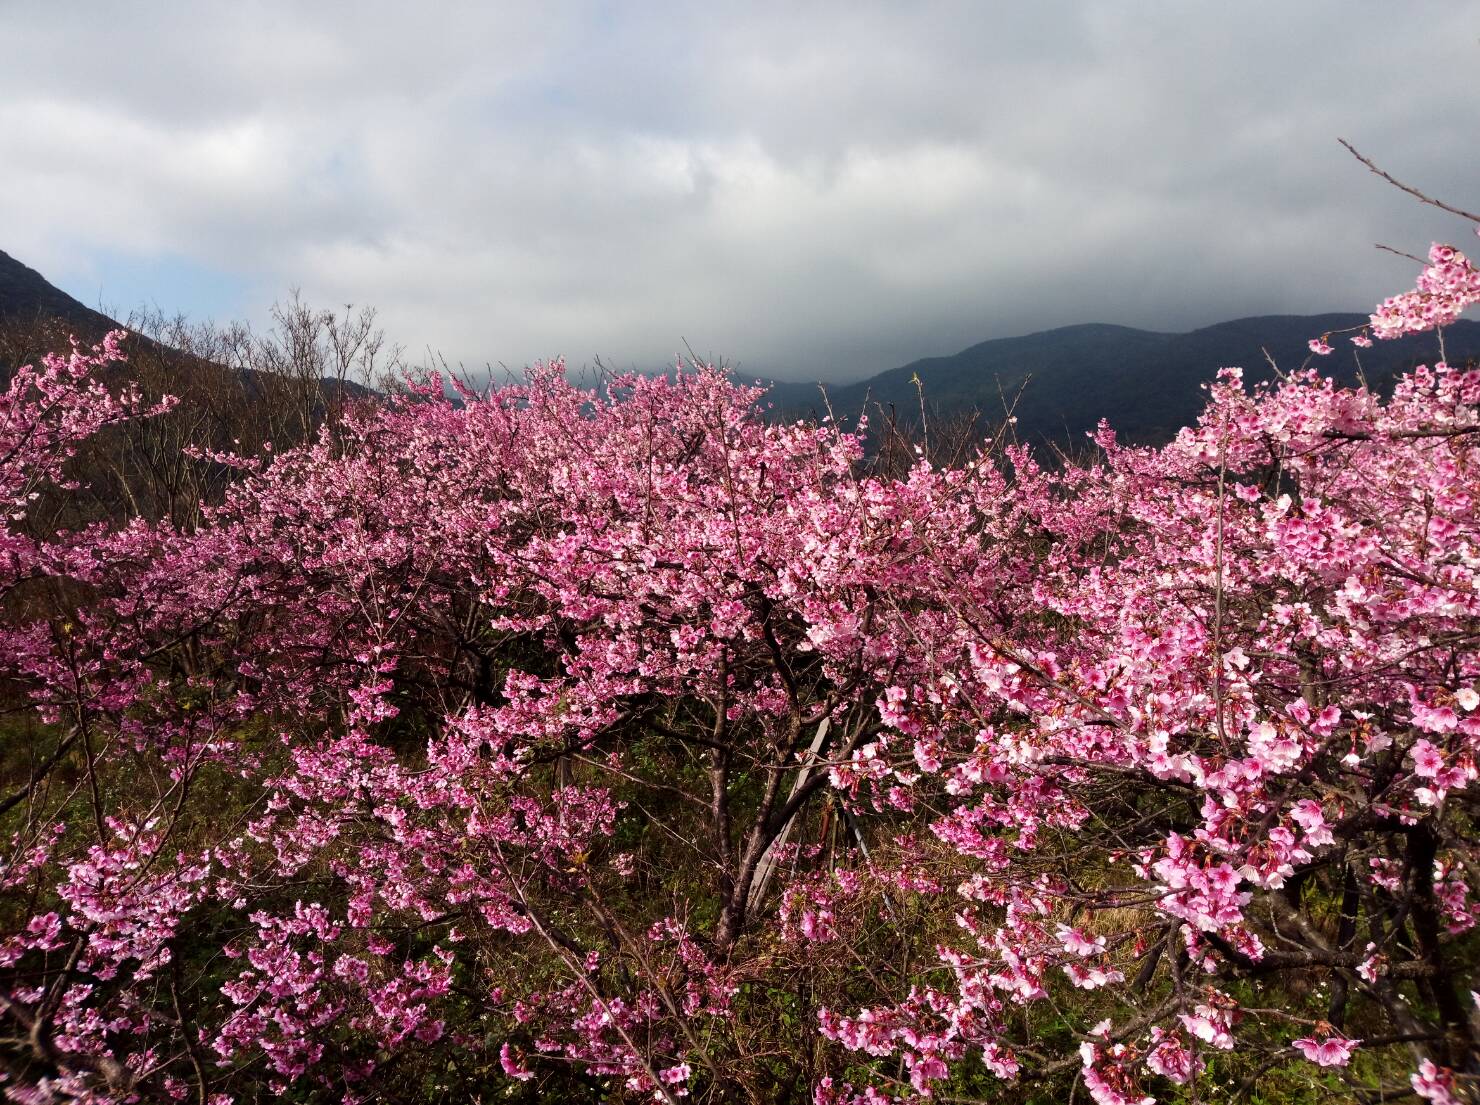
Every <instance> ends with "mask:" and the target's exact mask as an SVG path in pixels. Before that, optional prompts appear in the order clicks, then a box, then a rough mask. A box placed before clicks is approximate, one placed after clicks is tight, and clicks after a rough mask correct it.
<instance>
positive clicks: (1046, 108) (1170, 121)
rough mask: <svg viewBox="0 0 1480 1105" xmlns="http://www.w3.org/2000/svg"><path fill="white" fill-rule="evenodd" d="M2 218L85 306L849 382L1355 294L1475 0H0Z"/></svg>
mask: <svg viewBox="0 0 1480 1105" xmlns="http://www.w3.org/2000/svg"><path fill="white" fill-rule="evenodd" d="M0 45H3V47H4V49H3V57H4V59H5V60H4V63H3V65H0V249H3V250H5V251H6V252H9V253H11V254H12V255H14V256H15V257H17V258H19V259H20V260H22V261H25V262H26V263H27V264H29V265H31V266H33V267H35V268H37V269H39V270H40V271H41V272H42V273H43V274H45V275H46V276H47V277H48V278H49V279H51V280H52V281H53V282H54V283H56V284H58V285H59V286H61V287H63V288H64V289H66V290H67V291H69V292H71V293H72V294H73V295H75V296H77V297H78V298H79V299H81V300H83V301H84V302H85V303H87V304H89V305H90V306H97V305H102V306H104V307H111V308H116V309H117V310H119V311H121V312H123V313H126V312H127V310H128V309H129V308H131V307H133V306H136V305H139V304H157V305H159V306H161V307H164V308H166V309H168V310H170V311H175V310H183V311H185V312H187V313H188V314H190V315H192V316H194V317H200V318H206V317H212V318H217V319H228V318H245V319H247V320H249V321H252V322H253V323H254V324H258V325H260V324H261V323H262V322H263V321H264V320H265V318H266V316H267V307H268V306H269V305H270V304H271V302H272V301H273V300H274V299H275V298H278V297H280V296H282V295H283V294H284V293H285V291H286V290H287V289H288V288H289V287H292V286H295V285H296V286H299V287H301V288H302V289H303V292H304V294H305V296H306V297H307V298H308V299H309V300H310V301H312V302H313V303H315V304H319V305H334V304H343V303H346V302H354V303H356V304H371V305H373V306H375V307H376V308H378V309H379V311H380V314H381V320H382V322H383V324H384V326H385V328H386V330H387V333H388V335H389V336H390V337H392V338H394V339H395V340H397V341H399V342H401V343H403V344H404V345H406V346H407V347H408V350H409V351H410V352H412V353H413V354H415V353H417V352H419V351H420V350H422V349H425V348H427V347H431V348H434V349H437V350H440V351H441V352H442V353H444V354H445V355H446V356H448V357H449V358H450V359H452V360H454V361H462V362H464V363H465V364H466V365H467V366H468V367H470V368H471V367H475V366H479V365H482V364H484V363H485V362H501V363H504V364H508V365H514V366H517V365H523V364H525V363H528V362H529V361H532V360H534V359H536V358H544V357H549V356H552V355H555V354H564V355H565V356H566V357H567V358H568V359H569V360H570V361H571V362H573V363H574V364H582V363H586V362H589V361H590V360H591V359H592V358H593V357H595V356H597V355H599V356H601V357H602V359H603V360H605V361H608V362H610V363H615V364H618V365H633V364H635V365H638V366H640V367H649V366H657V365H660V364H662V363H664V362H668V361H671V359H672V357H673V355H674V354H675V353H677V352H678V351H680V350H681V349H682V348H683V342H684V340H685V339H687V341H688V342H689V343H690V344H691V345H692V346H693V348H694V349H695V350H696V351H698V352H699V353H702V354H713V355H716V356H724V357H726V358H728V359H729V360H731V361H732V362H738V363H739V364H740V365H741V366H742V368H743V369H744V370H746V371H750V372H754V373H756V374H757V375H762V374H764V375H770V374H775V375H777V376H781V377H783V378H797V379H803V378H805V379H816V378H829V379H846V378H854V377H858V376H862V375H866V374H870V373H873V372H876V371H879V370H882V369H885V368H889V367H892V366H894V365H897V364H901V363H903V362H906V361H909V360H912V359H914V358H916V357H919V356H925V355H934V354H942V353H951V352H955V351H956V350H958V349H960V348H962V347H964V346H966V345H969V344H972V343H973V342H976V341H980V340H982V339H985V338H989V337H1001V336H1008V335H1012V334H1019V333H1025V332H1028V331H1031V330H1037V329H1044V328H1048V327H1052V326H1058V325H1063V324H1068V323H1075V322H1116V323H1123V324H1127V325H1133V326H1143V327H1148V328H1152V329H1162V330H1179V329H1186V328H1190V327H1194V326H1198V325H1203V324H1207V323H1211V322H1215V321H1220V320H1223V319H1228V318H1234V317H1239V316H1243V315H1250V314H1257V313H1276V312H1285V313H1296V312H1308V311H1320V310H1335V309H1344V310H1353V309H1355V310H1366V309H1368V308H1370V306H1371V304H1372V303H1373V302H1374V301H1375V300H1376V299H1378V298H1380V297H1381V296H1382V295H1384V294H1387V293H1390V292H1394V291H1398V290H1401V289H1402V288H1403V287H1406V286H1410V284H1411V280H1412V277H1413V274H1414V272H1415V270H1416V266H1414V265H1413V264H1412V263H1411V262H1408V261H1404V260H1401V259H1399V258H1395V257H1393V256H1391V255H1388V254H1383V253H1380V252H1378V251H1376V250H1374V249H1373V248H1372V244H1373V243H1374V242H1377V241H1381V242H1386V243H1389V244H1391V245H1393V246H1396V247H1400V248H1404V249H1407V250H1409V251H1412V252H1418V253H1421V252H1423V251H1424V250H1425V249H1426V248H1427V246H1428V244H1429V242H1430V241H1431V240H1433V239H1436V238H1437V239H1449V240H1456V241H1457V240H1459V239H1460V238H1462V237H1464V236H1466V235H1467V234H1468V233H1469V232H1468V230H1467V229H1466V228H1465V226H1464V224H1462V223H1460V222H1458V221H1457V220H1455V219H1452V218H1450V217H1448V216H1445V215H1443V214H1441V213H1438V212H1433V211H1431V210H1428V209H1425V208H1423V207H1421V206H1420V205H1418V204H1416V203H1414V202H1413V201H1411V200H1409V199H1407V198H1405V197H1403V196H1402V195H1400V194H1399V193H1397V192H1396V191H1394V190H1393V189H1391V188H1390V187H1388V186H1386V185H1383V184H1382V183H1381V182H1380V181H1378V180H1377V178H1375V177H1373V176H1372V175H1370V174H1369V173H1367V172H1366V171H1365V170H1364V169H1362V168H1361V166H1359V165H1358V164H1357V163H1356V162H1355V161H1353V160H1352V158H1351V157H1350V156H1349V155H1348V154H1347V153H1346V152H1345V151H1344V150H1342V149H1341V147H1340V146H1338V145H1337V141H1336V139H1337V137H1338V136H1341V137H1346V138H1349V139H1350V140H1351V141H1353V142H1354V143H1355V144H1356V145H1357V146H1358V147H1359V148H1360V149H1362V150H1363V151H1365V152H1367V153H1368V154H1370V155H1371V156H1372V157H1374V158H1375V159H1377V160H1378V161H1380V162H1381V163H1383V164H1384V165H1385V166H1387V167H1388V168H1389V169H1390V170H1391V171H1392V172H1393V173H1395V174H1396V175H1398V176H1400V177H1403V178H1405V179H1407V180H1410V181H1412V182H1414V183H1416V184H1419V185H1421V186H1422V187H1424V188H1425V189H1427V190H1429V191H1431V192H1433V193H1435V194H1438V195H1441V196H1444V197H1445V198H1448V199H1450V200H1451V201H1452V202H1454V203H1457V204H1459V205H1460V206H1469V207H1471V208H1474V207H1475V206H1477V205H1480V159H1477V153H1476V137H1477V125H1476V124H1477V122H1480V87H1477V86H1480V5H1477V4H1473V3H1456V2H1454V0H1433V2H1429V0H1404V2H1403V3H1394V2H1392V0H1383V2H1370V3H1369V2H1358V0H1301V2H1299V3H1290V2H1289V0H1277V2H1264V3H1255V2H1249V0H1245V2H1243V3H1238V4H1229V3H1222V4H1217V5H1214V4H1198V3H1189V2H1187V0H1135V2H1129V0H1127V2H1114V3H1112V2H1110V0H1105V2H1099V3H1093V2H1087V0H1086V2H1077V3H1076V2H1068V0H1064V2H1053V0H1031V2H1023V0H1014V2H1012V3H987V2H982V0H979V2H975V3H959V4H957V3H929V2H919V3H903V2H898V3H879V4H875V3H869V2H866V0H848V2H846V3H837V4H832V3H809V2H807V0H792V2H791V3H789V4H777V5H771V4H763V3H746V4H727V5H719V4H699V3H691V4H667V3H639V2H629V3H616V2H611V3H582V2H575V0H562V2H557V3H550V2H549V0H542V2H537V3H527V4H526V3H516V2H499V3H467V4H456V5H454V4H445V5H436V4H416V5H412V4H406V3H395V4H390V3H387V4H378V3H366V2H363V0H358V2H356V3H352V4H351V3H343V4H339V3H328V2H324V0H315V2H314V3H281V4H275V3H249V2H237V3H232V4H226V3H220V4H205V3H195V2H192V3H179V4H166V3H143V2H140V3H132V4H117V3H109V4H105V3H102V2H98V3H94V4H84V3H80V2H68V0H38V2H34V3H33V2H30V0H0Z"/></svg>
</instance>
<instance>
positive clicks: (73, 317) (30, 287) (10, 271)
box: [0, 250, 118, 341]
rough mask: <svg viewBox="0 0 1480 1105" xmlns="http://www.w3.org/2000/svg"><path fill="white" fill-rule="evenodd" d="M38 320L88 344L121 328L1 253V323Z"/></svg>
mask: <svg viewBox="0 0 1480 1105" xmlns="http://www.w3.org/2000/svg"><path fill="white" fill-rule="evenodd" d="M38 321H40V322H53V321H55V322H60V323H62V324H64V325H66V326H67V327H68V328H69V329H71V330H72V332H73V333H75V334H76V335H77V337H78V338H80V339H84V340H87V341H96V340H97V339H99V338H101V337H102V336H103V335H104V334H106V333H107V332H108V331H109V330H115V329H117V328H118V323H116V322H114V321H113V320H112V319H111V318H109V317H108V316H107V315H104V314H102V313H100V312H98V311H94V310H93V309H92V308H91V307H84V306H83V305H82V304H81V303H79V302H78V301H77V300H75V299H73V298H72V297H71V296H70V295H68V294H67V293H66V292H64V291H62V290H61V289H60V288H57V287H55V286H53V285H52V284H50V283H48V282H47V279H46V278H45V277H44V276H42V275H41V274H40V273H39V272H37V271H36V270H35V269H33V268H29V267H27V266H26V265H24V264H22V263H21V262H20V261H17V260H16V259H15V258H14V257H12V256H11V255H10V254H8V253H6V252H5V251H4V250H0V323H11V324H16V323H19V324H28V323H32V322H38Z"/></svg>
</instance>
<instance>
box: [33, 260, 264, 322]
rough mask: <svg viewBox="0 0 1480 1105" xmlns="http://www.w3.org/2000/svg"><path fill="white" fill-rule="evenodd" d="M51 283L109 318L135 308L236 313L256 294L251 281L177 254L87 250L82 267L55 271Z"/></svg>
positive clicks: (218, 317) (203, 316)
mask: <svg viewBox="0 0 1480 1105" xmlns="http://www.w3.org/2000/svg"><path fill="white" fill-rule="evenodd" d="M53 279H54V281H55V283H56V285H57V286H58V287H59V288H61V289H62V290H63V291H65V292H66V293H67V294H68V295H70V296H72V297H73V298H74V299H77V300H80V301H81V302H82V303H84V304H85V305H87V306H88V307H92V308H95V309H97V310H101V311H103V312H104V313H105V314H108V315H111V316H112V317H115V318H124V317H127V316H128V314H129V313H130V312H131V311H134V310H137V309H139V308H145V309H149V310H153V309H156V308H157V309H159V310H160V311H163V312H164V313H165V314H166V315H176V314H184V315H186V316H187V317H188V318H190V319H191V320H193V321H198V322H204V321H206V320H208V319H209V320H215V321H217V322H228V321H230V320H232V319H237V318H242V317H244V315H245V314H246V312H247V311H248V309H249V307H251V306H254V305H255V304H256V301H257V300H258V298H260V297H259V296H258V295H257V294H255V293H257V291H258V289H257V288H256V287H255V285H254V283H253V281H252V280H250V279H249V278H247V277H245V276H243V275H242V274H240V273H233V272H228V271H226V270H223V269H218V268H215V267H214V266H211V265H207V264H204V263H202V262H200V261H197V260H194V259H192V258H189V257H184V256H181V255H179V254H160V255H142V254H135V253H126V252H122V251H114V250H105V249H99V250H92V251H89V255H88V260H87V264H86V266H85V268H82V269H79V270H78V271H75V272H59V273H57V275H56V277H55V278H53Z"/></svg>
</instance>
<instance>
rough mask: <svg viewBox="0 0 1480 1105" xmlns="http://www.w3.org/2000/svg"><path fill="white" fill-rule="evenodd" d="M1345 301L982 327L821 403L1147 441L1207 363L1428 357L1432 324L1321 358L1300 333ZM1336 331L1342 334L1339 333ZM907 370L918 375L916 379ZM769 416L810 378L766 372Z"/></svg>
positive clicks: (1182, 420)
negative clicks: (990, 334) (1050, 325)
mask: <svg viewBox="0 0 1480 1105" xmlns="http://www.w3.org/2000/svg"><path fill="white" fill-rule="evenodd" d="M1367 322H1368V316H1367V315H1365V314H1358V313H1355V312H1328V313H1324V314H1315V315H1297V314H1280V315H1253V316H1248V317H1245V318H1237V319H1228V320H1226V321H1223V322H1218V323H1213V324H1211V325H1209V326H1204V327H1199V328H1197V329H1194V330H1189V331H1185V332H1169V331H1155V330H1140V329H1136V328H1134V327H1129V326H1121V325H1118V324H1115V323H1078V324H1075V325H1071V326H1063V327H1056V328H1054V329H1050V330H1040V331H1036V332H1034V333H1031V334H1023V335H1017V336H1013V337H1006V338H991V339H988V340H986V341H982V342H977V343H976V344H974V345H971V346H968V347H966V348H965V349H963V350H961V351H960V352H959V353H955V354H951V355H948V356H939V357H923V358H920V359H918V360H915V361H911V362H910V363H908V364H905V365H901V366H899V367H898V368H893V369H888V370H887V371H884V372H881V373H878V374H876V375H874V376H870V377H868V378H867V379H864V380H858V381H854V382H851V383H847V384H828V385H824V386H825V388H826V407H827V408H830V409H831V411H832V412H834V413H835V414H836V415H838V416H840V417H856V416H857V415H858V414H859V413H862V412H864V411H865V410H867V411H868V412H869V413H870V415H871V417H872V418H877V416H878V414H879V413H883V415H884V416H885V417H886V418H887V417H889V416H890V415H891V412H892V414H893V415H894V416H896V417H899V418H900V419H902V420H903V421H905V422H911V421H917V420H918V417H919V415H918V412H919V409H920V403H921V400H922V397H923V401H924V403H925V407H926V412H927V417H957V418H959V417H960V416H962V415H965V414H975V415H979V416H981V417H982V418H983V419H984V420H985V421H986V422H988V423H991V422H994V421H1000V419H1001V418H1003V417H1005V416H1006V414H1007V411H1008V409H1009V408H1011V411H1012V414H1013V415H1014V416H1015V417H1016V418H1017V423H1016V429H1017V434H1018V437H1019V438H1020V439H1021V440H1023V441H1026V442H1028V443H1030V444H1035V445H1036V444H1048V443H1054V444H1064V443H1073V442H1075V441H1082V440H1083V438H1084V435H1086V434H1088V433H1089V432H1091V431H1093V430H1094V429H1095V427H1096V426H1097V425H1098V424H1099V422H1100V420H1101V419H1104V420H1106V421H1108V422H1109V423H1110V425H1111V427H1112V428H1114V429H1115V430H1116V432H1117V434H1118V435H1119V436H1120V437H1121V438H1122V439H1123V440H1126V441H1134V442H1145V443H1154V442H1157V441H1164V440H1166V439H1168V438H1170V437H1171V436H1172V435H1173V434H1174V433H1175V432H1176V431H1177V430H1178V429H1179V428H1181V427H1182V426H1185V425H1188V424H1190V423H1192V422H1193V421H1195V420H1196V418H1197V415H1198V413H1199V412H1200V411H1201V409H1202V406H1203V402H1204V391H1203V387H1204V385H1205V384H1207V383H1208V382H1209V381H1211V380H1212V379H1213V378H1214V377H1215V376H1216V375H1217V372H1218V369H1220V368H1222V367H1225V366H1238V367H1240V368H1242V369H1243V370H1244V376H1245V379H1246V380H1248V381H1249V382H1250V383H1256V382H1261V381H1264V380H1269V379H1272V378H1273V377H1274V375H1275V371H1274V368H1273V367H1272V366H1271V365H1270V363H1269V361H1270V360H1271V359H1272V360H1273V361H1274V364H1276V365H1278V366H1279V367H1280V369H1281V371H1286V372H1288V371H1290V370H1293V369H1297V368H1300V367H1301V366H1303V365H1307V364H1309V365H1311V366H1312V367H1315V368H1317V369H1318V370H1320V372H1321V373H1322V374H1323V375H1328V376H1331V377H1333V378H1334V379H1336V380H1337V381H1338V382H1339V383H1342V384H1353V383H1356V382H1358V381H1359V380H1362V379H1365V380H1366V381H1367V382H1368V383H1369V384H1371V385H1372V386H1374V387H1377V388H1379V389H1381V388H1383V387H1386V386H1387V385H1389V384H1390V383H1391V381H1392V380H1393V379H1394V378H1395V377H1396V376H1397V375H1398V374H1399V373H1400V372H1402V371H1404V370H1405V369H1407V368H1410V367H1412V366H1413V365H1415V364H1419V363H1433V362H1434V361H1436V360H1438V359H1439V340H1438V338H1437V337H1436V336H1435V335H1434V334H1420V335H1413V336H1410V337H1407V338H1402V339H1399V340H1397V341H1386V342H1378V343H1376V344H1375V345H1374V346H1372V347H1371V348H1369V349H1363V350H1359V349H1357V348H1356V347H1355V346H1353V345H1351V344H1350V343H1349V342H1347V341H1344V340H1342V341H1337V342H1334V343H1333V344H1335V345H1336V351H1335V352H1333V353H1332V354H1331V355H1329V356H1326V357H1318V356H1315V355H1314V354H1312V353H1311V352H1310V349H1309V347H1308V345H1307V343H1308V342H1309V341H1310V339H1311V338H1315V337H1319V336H1321V335H1323V334H1336V333H1337V332H1340V331H1352V332H1355V331H1356V330H1357V329H1359V328H1361V327H1363V326H1365V325H1366V324H1367ZM1342 336H1343V337H1345V335H1342ZM1444 344H1445V352H1446V354H1447V356H1448V359H1449V360H1451V361H1453V362H1463V361H1470V360H1477V359H1480V323H1475V322H1471V321H1468V320H1461V321H1459V322H1457V323H1455V324H1453V325H1452V326H1450V327H1447V328H1446V329H1445V332H1444ZM917 379H918V381H919V384H918V385H917V384H916V382H915V381H916V380H917ZM770 386H771V391H770V398H771V402H772V404H773V411H774V413H775V415H776V416H778V417H796V416H801V415H807V414H821V413H824V405H823V399H822V395H821V394H820V392H819V385H818V384H806V383H799V382H796V381H772V382H771V383H770Z"/></svg>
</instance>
